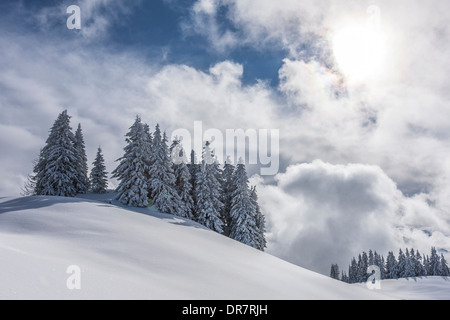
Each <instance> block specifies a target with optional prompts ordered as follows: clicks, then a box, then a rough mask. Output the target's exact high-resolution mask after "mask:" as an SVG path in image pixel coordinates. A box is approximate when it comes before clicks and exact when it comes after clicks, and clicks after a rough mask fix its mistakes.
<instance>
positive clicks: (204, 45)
mask: <svg viewBox="0 0 450 320" xmlns="http://www.w3.org/2000/svg"><path fill="white" fill-rule="evenodd" d="M194 3H195V1H167V0H152V1H135V2H134V4H133V5H132V6H131V7H130V8H129V11H128V12H126V13H123V12H122V9H118V8H115V7H114V6H113V5H111V4H110V3H108V2H104V3H101V4H100V5H99V8H98V10H105V11H107V12H108V11H110V12H112V13H113V15H117V16H118V17H117V18H116V19H114V22H113V23H111V24H109V25H108V28H107V30H106V32H105V33H104V34H103V35H102V37H101V38H99V39H96V41H95V42H92V43H89V45H91V46H93V47H94V48H95V47H100V48H103V49H104V48H108V50H111V51H117V52H133V53H136V54H139V55H141V56H142V57H143V58H144V59H146V60H147V61H149V63H152V61H155V60H160V61H161V60H162V63H163V64H186V65H189V66H192V67H194V68H197V69H200V70H208V68H209V67H210V66H211V65H214V64H216V63H217V62H220V61H223V60H232V61H235V62H237V63H240V64H242V65H243V66H244V74H243V81H244V83H246V84H247V83H255V82H256V81H257V80H264V81H269V83H271V85H274V86H276V85H278V81H279V80H278V70H279V69H280V67H281V65H282V59H283V58H284V56H285V52H284V50H283V49H280V48H276V47H274V48H272V49H271V50H267V49H266V50H259V49H257V48H254V47H252V46H246V45H244V46H239V47H237V48H233V49H232V50H227V51H226V52H220V51H217V50H215V49H214V48H212V47H211V46H210V44H209V43H208V40H207V39H205V37H203V36H201V35H198V34H195V33H192V32H184V31H183V24H185V23H188V21H189V20H190V15H191V10H190V9H191V7H192V5H193V4H194ZM71 4H75V5H79V4H80V3H79V1H49V0H45V1H39V2H36V1H32V0H22V1H9V2H5V1H4V2H2V3H1V4H0V8H1V9H2V10H1V11H2V12H3V14H2V15H3V17H4V18H6V19H5V20H4V22H5V21H8V22H7V23H8V25H9V27H11V29H13V30H15V31H16V32H20V33H23V32H25V33H31V34H34V36H36V37H39V38H43V39H53V40H57V39H58V40H60V41H70V40H71V37H73V38H77V37H80V36H81V35H80V34H81V33H80V32H76V31H74V30H68V29H66V28H65V25H66V20H67V17H68V16H69V14H65V12H63V9H64V8H65V7H67V6H68V5H71ZM55 6H57V10H54V9H55ZM46 9H49V10H54V11H53V12H52V16H51V19H49V21H47V23H46V24H45V26H42V25H39V24H37V23H36V21H35V20H34V19H32V17H30V15H31V16H32V15H33V12H40V11H45V10H46ZM81 10H82V21H83V23H86V24H91V23H92V19H84V18H85V17H84V16H83V9H82V8H81ZM221 10H222V11H221V12H220V13H219V14H218V15H217V23H218V25H219V26H220V28H221V29H222V30H221V32H224V31H225V30H226V29H227V28H233V26H232V25H231V24H230V22H229V21H228V19H227V10H226V8H225V7H223V8H222V9H221ZM58 11H59V12H58ZM8 19H11V20H8ZM18 19H20V20H21V23H17V22H16V21H18ZM85 45H86V44H85Z"/></svg>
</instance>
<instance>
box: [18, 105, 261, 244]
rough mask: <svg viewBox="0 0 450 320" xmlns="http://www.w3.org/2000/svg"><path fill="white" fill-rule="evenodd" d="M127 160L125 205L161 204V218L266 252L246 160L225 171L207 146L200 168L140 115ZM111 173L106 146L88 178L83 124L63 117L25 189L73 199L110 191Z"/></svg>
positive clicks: (120, 196)
mask: <svg viewBox="0 0 450 320" xmlns="http://www.w3.org/2000/svg"><path fill="white" fill-rule="evenodd" d="M125 142H126V146H125V147H124V154H123V156H122V157H121V158H119V159H118V160H117V162H118V166H117V168H116V169H115V170H114V171H113V172H112V177H114V178H116V179H117V180H118V181H119V185H118V187H117V188H116V190H115V191H116V193H117V197H116V200H118V201H119V202H120V203H122V204H125V205H127V206H133V207H148V206H150V205H154V206H155V207H156V208H157V209H158V210H159V211H160V212H162V213H167V214H173V215H176V216H180V217H185V218H188V219H192V220H194V221H197V222H199V223H201V224H203V225H204V226H206V227H208V228H210V229H211V230H214V231H216V232H218V233H222V234H224V235H226V236H228V237H230V238H233V239H235V240H237V241H240V242H242V243H244V244H247V245H249V246H251V247H254V248H256V249H259V250H262V251H264V248H265V247H266V240H265V236H264V233H265V218H264V215H263V214H262V213H261V210H260V207H259V204H258V196H257V192H256V188H255V187H251V186H249V181H248V176H247V172H246V168H245V164H244V163H243V161H242V160H240V161H239V163H238V164H237V165H236V166H234V165H233V164H232V163H231V161H230V160H229V159H227V161H226V162H225V165H224V166H223V168H221V166H220V165H219V163H218V161H217V160H216V159H215V155H214V151H213V150H211V148H210V147H209V144H208V143H205V145H204V148H203V154H202V161H201V163H200V164H198V163H197V161H195V157H196V155H195V153H194V152H193V151H192V152H191V161H190V162H189V161H188V160H187V155H186V153H185V151H184V149H183V148H182V145H181V141H180V140H178V139H177V138H176V139H175V140H174V141H173V142H172V144H171V146H170V147H169V146H168V138H167V135H166V133H165V132H161V129H160V127H159V125H156V128H155V131H154V132H150V127H149V126H148V125H147V124H145V123H143V122H142V121H141V118H140V117H139V116H137V117H136V119H135V122H134V123H133V125H132V126H131V127H130V128H129V131H128V133H127V134H126V135H125ZM107 174H108V173H107V172H106V167H105V163H104V158H103V154H102V150H101V148H99V149H98V152H97V156H96V159H95V161H94V162H93V168H92V170H91V173H90V175H89V176H88V165H87V157H86V151H85V143H84V138H83V133H82V130H81V125H79V126H78V129H77V130H76V132H75V133H73V132H72V129H71V127H70V116H69V115H68V114H67V111H63V112H62V113H61V114H60V115H59V116H58V118H57V119H56V121H55V123H54V125H53V126H52V128H51V129H50V134H49V137H48V139H47V141H46V144H45V146H44V148H43V149H42V150H41V152H40V155H39V159H37V160H36V161H35V165H34V170H33V174H32V175H30V176H29V179H28V181H27V183H26V185H25V188H24V191H25V193H26V194H27V195H47V196H64V197H73V196H75V195H77V194H82V193H86V192H88V191H90V192H94V193H104V192H107V186H108V183H107Z"/></svg>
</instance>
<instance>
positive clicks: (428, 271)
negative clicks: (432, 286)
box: [422, 255, 433, 276]
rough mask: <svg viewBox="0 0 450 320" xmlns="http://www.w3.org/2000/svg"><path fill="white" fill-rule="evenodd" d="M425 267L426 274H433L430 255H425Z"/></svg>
mask: <svg viewBox="0 0 450 320" xmlns="http://www.w3.org/2000/svg"><path fill="white" fill-rule="evenodd" d="M422 261H423V268H424V269H425V274H426V275H427V276H432V275H433V272H432V271H431V263H430V258H429V257H428V256H425V255H423V259H422Z"/></svg>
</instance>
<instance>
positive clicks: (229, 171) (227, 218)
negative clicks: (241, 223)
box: [221, 157, 235, 237]
mask: <svg viewBox="0 0 450 320" xmlns="http://www.w3.org/2000/svg"><path fill="white" fill-rule="evenodd" d="M234 169H235V168H234V165H233V164H232V163H231V159H230V157H227V160H226V161H225V165H224V168H223V171H222V182H223V185H222V190H223V193H222V203H223V209H222V215H221V217H222V221H223V223H224V227H223V234H224V235H225V236H227V237H229V236H230V233H231V206H232V200H233V192H234V190H235V189H234V185H233V174H234Z"/></svg>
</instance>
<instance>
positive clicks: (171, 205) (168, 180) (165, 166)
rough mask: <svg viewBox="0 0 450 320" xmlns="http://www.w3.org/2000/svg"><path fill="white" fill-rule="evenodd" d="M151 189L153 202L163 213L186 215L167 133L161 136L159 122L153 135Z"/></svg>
mask: <svg viewBox="0 0 450 320" xmlns="http://www.w3.org/2000/svg"><path fill="white" fill-rule="evenodd" d="M150 189H151V192H152V193H151V196H152V201H153V204H154V205H155V206H156V208H158V210H159V211H161V212H162V213H168V214H174V215H179V216H184V215H185V210H184V208H183V204H182V202H181V199H180V196H179V195H178V192H177V190H176V189H175V174H174V172H173V169H172V160H171V158H170V154H169V147H168V146H167V136H166V133H165V132H164V134H163V135H162V136H161V130H160V128H159V124H157V125H156V129H155V133H154V135H153V144H152V158H151V164H150Z"/></svg>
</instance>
